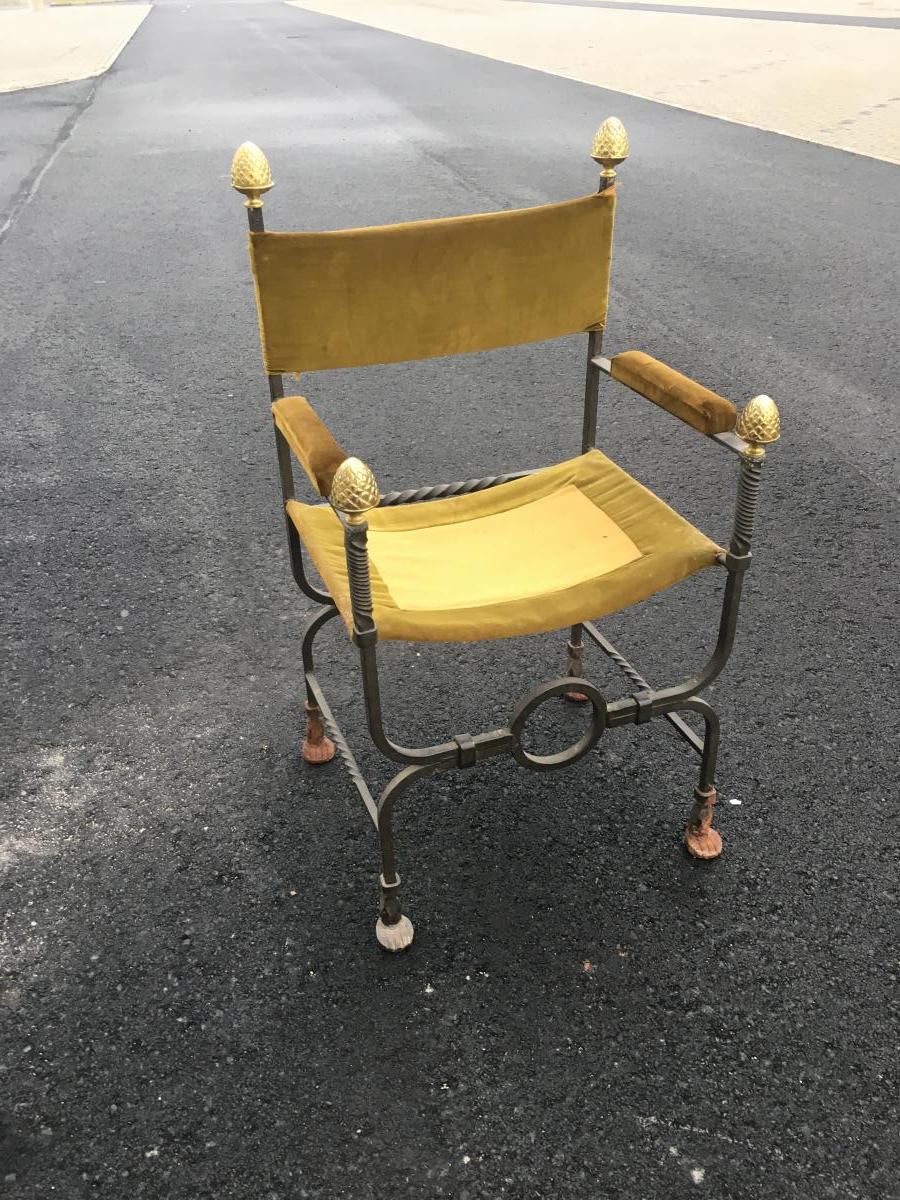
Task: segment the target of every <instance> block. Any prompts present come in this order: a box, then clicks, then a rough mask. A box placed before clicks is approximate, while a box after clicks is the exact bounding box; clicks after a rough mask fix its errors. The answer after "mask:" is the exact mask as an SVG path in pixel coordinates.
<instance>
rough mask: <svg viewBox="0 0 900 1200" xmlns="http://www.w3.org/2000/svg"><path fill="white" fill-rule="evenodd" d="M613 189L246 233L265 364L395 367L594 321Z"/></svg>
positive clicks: (280, 367) (595, 325) (598, 315)
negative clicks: (463, 210) (426, 215)
mask: <svg viewBox="0 0 900 1200" xmlns="http://www.w3.org/2000/svg"><path fill="white" fill-rule="evenodd" d="M614 191H615V189H613V188H610V189H608V190H607V191H604V192H601V193H599V194H596V195H592V196H585V197H583V198H582V199H580V200H568V201H565V202H564V203H562V204H547V205H544V206H542V207H540V208H523V209H515V210H511V211H509V212H496V213H482V214H479V215H477V216H468V217H448V218H445V219H443V220H437V221H415V222H408V223H405V224H401V225H382V226H377V227H373V228H368V229H344V230H338V231H337V232H333V233H251V234H250V261H251V265H252V267H253V275H254V279H255V282H256V299H257V306H258V311H259V324H260V336H261V338H262V348H263V361H264V363H265V368H266V370H267V371H268V372H270V373H279V372H281V373H283V372H300V371H320V370H325V369H327V368H332V367H359V366H365V365H368V364H371V363H388V362H401V361H403V360H406V359H418V358H433V357H436V356H438V355H445V354H463V353H467V352H469V351H474V350H491V349H494V348H496V347H498V346H513V345H518V344H520V343H523V342H536V341H543V340H544V339H546V338H554V337H561V336H562V335H564V334H569V333H578V332H581V331H585V330H590V329H602V328H603V325H604V323H605V321H606V309H607V300H608V293H609V269H610V255H611V250H612V232H613V215H614V211H615V196H614Z"/></svg>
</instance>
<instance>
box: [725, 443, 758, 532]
mask: <svg viewBox="0 0 900 1200" xmlns="http://www.w3.org/2000/svg"><path fill="white" fill-rule="evenodd" d="M762 462H763V460H762V459H761V458H751V457H749V456H748V455H746V454H745V455H743V456H742V457H741V474H740V478H739V480H738V493H737V505H736V507H735V513H734V530H733V532H732V537H731V549H732V553H733V554H746V553H747V551H748V550H749V549H750V542H751V541H752V539H753V525H754V522H755V520H756V509H757V505H758V503H759V483H760V475H761V474H762Z"/></svg>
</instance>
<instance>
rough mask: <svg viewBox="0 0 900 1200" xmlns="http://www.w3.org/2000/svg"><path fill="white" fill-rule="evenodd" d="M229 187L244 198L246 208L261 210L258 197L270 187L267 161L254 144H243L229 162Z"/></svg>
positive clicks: (270, 177) (270, 175)
mask: <svg viewBox="0 0 900 1200" xmlns="http://www.w3.org/2000/svg"><path fill="white" fill-rule="evenodd" d="M231 186H232V187H233V188H234V190H235V191H236V192H242V193H243V194H244V195H245V196H246V197H247V199H246V201H245V203H246V205H247V207H248V208H262V205H263V202H262V200H260V196H261V195H262V194H263V192H267V191H268V190H269V188H270V187H272V171H271V168H270V167H269V160H268V159H267V158H266V156H265V155H264V154H263V152H262V150H260V148H259V146H257V145H256V143H255V142H243V143H242V144H241V145H240V146H238V148H237V150H235V152H234V158H233V159H232V160H231Z"/></svg>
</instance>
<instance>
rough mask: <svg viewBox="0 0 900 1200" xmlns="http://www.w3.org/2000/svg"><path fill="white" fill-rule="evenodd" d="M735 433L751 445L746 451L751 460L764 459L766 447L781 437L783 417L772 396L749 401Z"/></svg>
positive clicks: (739, 418)
mask: <svg viewBox="0 0 900 1200" xmlns="http://www.w3.org/2000/svg"><path fill="white" fill-rule="evenodd" d="M735 432H736V433H737V435H738V437H741V438H743V439H744V441H745V442H747V443H749V445H748V449H747V450H745V451H744V453H745V454H747V455H749V456H750V458H762V457H763V455H764V454H765V450H764V449H763V447H764V446H768V445H769V444H770V443H771V442H777V441H778V439H779V438H780V437H781V416H780V414H779V412H778V406H777V404H776V403H775V401H774V400H773V399H772V397H771V396H754V397H753V399H752V400H748V401H747V403H746V404H745V405H744V407H743V409H742V410H741V415H740V416H739V417H738V419H737V425H736V426H735Z"/></svg>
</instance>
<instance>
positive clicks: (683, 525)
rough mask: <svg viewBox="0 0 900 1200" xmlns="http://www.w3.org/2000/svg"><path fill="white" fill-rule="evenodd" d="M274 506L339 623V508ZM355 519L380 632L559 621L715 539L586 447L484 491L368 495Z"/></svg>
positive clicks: (666, 573) (652, 577)
mask: <svg viewBox="0 0 900 1200" xmlns="http://www.w3.org/2000/svg"><path fill="white" fill-rule="evenodd" d="M287 511H288V515H289V516H290V518H291V520H292V521H293V522H294V524H295V526H296V527H297V530H298V532H299V534H300V537H301V540H302V541H303V543H304V545H305V546H306V547H307V549H308V550H309V553H310V555H311V556H312V559H313V561H314V563H315V565H316V567H317V569H318V571H319V573H320V574H321V576H322V578H323V579H324V581H325V583H326V586H327V587H328V590H329V591H330V593H331V595H332V596H333V598H334V600H335V603H336V604H337V606H338V608H339V609H340V612H341V615H342V616H343V618H344V620H345V622H346V624H347V627H348V628H351V627H352V613H351V608H350V596H349V585H348V581H347V567H346V558H345V551H344V539H343V530H342V527H341V524H340V522H339V521H338V519H337V517H336V516H335V515H334V513H333V512H332V511H331V510H330V509H329V508H326V507H324V506H312V505H308V504H301V503H299V502H298V501H296V500H291V501H289V503H288V506H287ZM368 521H369V564H370V573H371V580H372V598H373V602H374V616H375V622H376V625H377V627H378V634H379V637H380V638H383V639H395V640H405V641H479V640H482V639H487V638H503V637H514V636H517V635H521V634H531V633H542V632H547V631H549V630H553V629H562V628H564V627H566V626H568V625H572V624H574V623H576V622H579V621H584V620H588V619H592V618H595V617H602V616H605V615H606V614H607V613H611V612H614V611H616V610H618V609H620V608H625V607H627V606H628V605H630V604H635V603H636V602H637V601H639V600H644V599H646V597H647V596H650V595H653V593H655V592H658V591H661V590H662V589H663V588H666V587H669V586H670V585H671V584H673V583H677V582H678V581H679V580H681V579H684V578H686V577H687V576H688V575H691V574H693V573H694V572H696V571H699V570H702V569H703V568H704V567H708V566H711V565H712V564H713V563H714V562H715V560H716V555H717V554H718V553H720V550H719V547H718V546H716V545H715V543H714V542H711V541H710V540H709V538H707V537H706V536H705V535H704V534H702V533H700V532H699V531H698V530H697V529H695V528H694V527H693V526H692V525H690V524H688V522H687V521H685V520H684V518H683V517H681V516H679V515H678V513H676V512H675V511H674V510H673V509H671V508H669V506H668V505H667V504H665V503H663V501H662V500H660V499H659V498H658V497H657V496H655V495H654V494H653V493H652V492H651V491H649V490H648V489H647V488H645V487H643V486H642V485H641V484H640V483H638V482H637V481H636V480H634V479H632V478H631V476H630V475H628V474H627V473H626V472H625V471H623V470H622V469H621V468H620V467H618V466H616V464H615V463H614V462H612V461H611V460H610V459H608V458H606V456H605V455H603V454H601V453H600V451H599V450H591V451H588V453H587V454H583V455H581V456H580V457H578V458H573V459H570V460H569V461H568V462H563V463H559V464H558V465H556V466H553V467H548V468H546V469H545V470H542V471H537V472H535V473H534V474H533V475H529V476H527V477H525V478H524V479H518V480H515V481H513V482H511V483H506V484H501V485H500V486H499V487H494V488H489V489H487V490H486V491H483V492H473V493H470V494H469V495H465V496H455V497H452V498H450V499H446V500H432V501H428V502H425V503H421V504H409V505H398V506H396V507H394V506H391V507H388V508H377V509H374V510H373V511H372V512H371V513H370V514H369V517H368Z"/></svg>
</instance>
